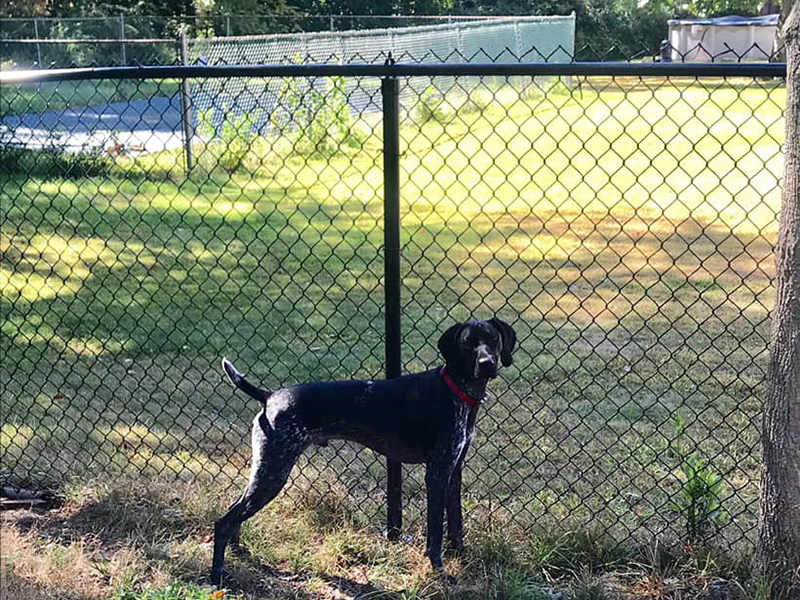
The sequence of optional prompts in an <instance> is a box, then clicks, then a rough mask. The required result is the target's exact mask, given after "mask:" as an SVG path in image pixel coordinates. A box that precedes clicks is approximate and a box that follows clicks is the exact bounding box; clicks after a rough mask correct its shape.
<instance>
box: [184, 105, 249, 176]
mask: <svg viewBox="0 0 800 600" xmlns="http://www.w3.org/2000/svg"><path fill="white" fill-rule="evenodd" d="M214 111H215V109H214V108H213V107H212V108H209V109H206V110H198V111H197V119H198V122H199V128H198V129H199V132H200V135H202V136H204V137H206V138H207V139H208V140H209V141H208V142H207V143H206V150H211V151H212V155H213V159H214V161H215V162H217V163H218V164H220V165H221V166H222V168H224V169H225V170H226V171H228V172H229V173H233V172H234V171H238V170H239V169H240V168H241V167H242V165H243V164H244V161H245V159H246V158H247V156H248V155H249V154H250V152H251V150H252V148H253V144H254V143H255V141H256V139H257V138H258V134H257V132H256V131H254V125H256V124H257V123H258V121H259V120H260V118H261V115H262V114H263V111H262V110H261V109H256V110H255V111H253V113H252V114H251V113H249V112H242V113H239V114H236V113H234V112H233V111H232V110H231V109H229V108H228V105H227V104H223V106H222V118H221V121H220V123H219V125H218V126H215V124H214Z"/></svg>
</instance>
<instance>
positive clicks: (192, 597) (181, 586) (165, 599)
mask: <svg viewBox="0 0 800 600" xmlns="http://www.w3.org/2000/svg"><path fill="white" fill-rule="evenodd" d="M239 597H240V596H233V595H230V594H228V593H227V592H225V591H222V592H220V591H214V590H212V589H210V588H201V587H199V586H197V585H194V584H186V583H182V582H179V581H175V582H172V583H170V584H169V585H168V586H167V587H163V588H158V589H145V590H140V591H135V590H131V589H123V590H119V591H117V593H116V594H114V595H113V596H112V597H111V600H220V599H222V598H224V599H225V600H234V599H235V598H239Z"/></svg>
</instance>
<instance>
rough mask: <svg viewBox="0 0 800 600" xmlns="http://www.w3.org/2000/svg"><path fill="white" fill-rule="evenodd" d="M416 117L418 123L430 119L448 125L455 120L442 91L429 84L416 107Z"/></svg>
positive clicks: (420, 123)
mask: <svg viewBox="0 0 800 600" xmlns="http://www.w3.org/2000/svg"><path fill="white" fill-rule="evenodd" d="M414 119H415V121H416V122H417V124H418V125H422V124H424V123H427V122H429V121H435V122H436V123H440V124H442V125H446V124H447V123H449V122H450V121H452V120H453V113H452V111H451V110H450V105H449V103H447V101H446V100H445V99H444V96H443V95H442V94H441V92H439V91H437V90H436V88H434V87H433V86H429V87H428V89H427V90H425V91H424V92H423V93H422V95H421V96H420V98H419V102H417V105H416V107H415V108H414Z"/></svg>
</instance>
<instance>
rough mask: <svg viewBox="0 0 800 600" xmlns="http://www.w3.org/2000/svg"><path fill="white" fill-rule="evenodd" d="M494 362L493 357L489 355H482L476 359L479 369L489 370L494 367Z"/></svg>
mask: <svg viewBox="0 0 800 600" xmlns="http://www.w3.org/2000/svg"><path fill="white" fill-rule="evenodd" d="M496 364H497V363H496V362H495V360H494V358H492V357H491V356H483V357H481V358H479V359H478V368H479V369H480V370H481V371H491V370H492V369H494V368H495V365H496Z"/></svg>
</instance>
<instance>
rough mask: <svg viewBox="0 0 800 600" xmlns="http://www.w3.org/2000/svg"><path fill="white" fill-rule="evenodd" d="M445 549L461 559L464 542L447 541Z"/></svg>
mask: <svg viewBox="0 0 800 600" xmlns="http://www.w3.org/2000/svg"><path fill="white" fill-rule="evenodd" d="M447 547H448V549H449V550H450V552H452V553H453V554H454V555H455V556H458V557H462V556H464V552H465V551H464V542H462V541H461V540H458V541H455V540H449V541H448V543H447Z"/></svg>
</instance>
